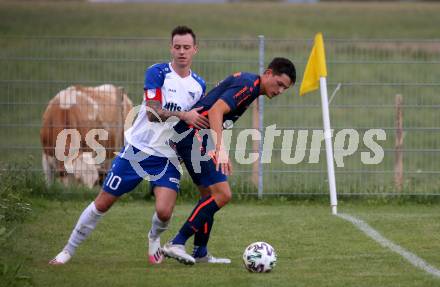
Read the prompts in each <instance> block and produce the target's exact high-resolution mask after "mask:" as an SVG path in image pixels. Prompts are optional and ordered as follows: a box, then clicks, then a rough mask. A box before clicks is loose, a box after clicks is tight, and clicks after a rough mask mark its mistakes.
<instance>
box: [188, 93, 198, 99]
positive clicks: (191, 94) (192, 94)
mask: <svg viewBox="0 0 440 287" xmlns="http://www.w3.org/2000/svg"><path fill="white" fill-rule="evenodd" d="M188 94H189V95H190V96H191V98H192V99H193V100H194V97H195V96H196V93H194V92H188Z"/></svg>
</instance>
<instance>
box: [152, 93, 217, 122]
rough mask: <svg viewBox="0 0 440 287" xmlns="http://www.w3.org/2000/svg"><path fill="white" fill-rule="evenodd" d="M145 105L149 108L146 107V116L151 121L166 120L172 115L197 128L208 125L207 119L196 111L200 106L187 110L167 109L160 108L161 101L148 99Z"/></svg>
mask: <svg viewBox="0 0 440 287" xmlns="http://www.w3.org/2000/svg"><path fill="white" fill-rule="evenodd" d="M147 107H149V108H150V109H147V116H148V120H149V121H151V122H160V121H166V120H167V119H168V118H170V117H173V116H174V117H177V118H179V119H180V120H183V121H185V122H186V123H187V124H188V125H192V126H194V127H195V128H198V129H205V128H208V127H209V122H208V119H207V118H206V117H204V116H202V115H200V114H199V113H198V111H199V110H201V109H202V107H198V108H194V109H192V110H190V111H188V112H181V111H168V110H165V109H163V108H162V103H161V102H160V101H158V100H148V101H147ZM153 111H154V112H153Z"/></svg>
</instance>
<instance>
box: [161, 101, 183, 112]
mask: <svg viewBox="0 0 440 287" xmlns="http://www.w3.org/2000/svg"><path fill="white" fill-rule="evenodd" d="M163 108H164V109H166V110H168V111H172V112H174V111H181V110H182V107H181V106H179V105H178V104H176V103H173V102H169V103H166V104H165V106H164V107H163Z"/></svg>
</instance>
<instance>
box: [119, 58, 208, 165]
mask: <svg viewBox="0 0 440 287" xmlns="http://www.w3.org/2000/svg"><path fill="white" fill-rule="evenodd" d="M205 90H206V83H205V81H204V80H203V79H202V78H201V77H200V76H198V75H197V74H196V73H194V72H192V71H191V72H190V74H189V75H188V76H187V77H185V78H182V77H180V76H179V75H178V74H177V73H176V72H175V71H174V70H173V68H172V66H171V63H161V64H155V65H153V66H151V67H149V68H148V69H147V71H146V72H145V82H144V95H145V96H144V101H143V103H142V105H141V108H140V110H139V113H138V116H137V119H136V121H135V122H134V124H133V126H132V127H131V128H130V129H128V130H127V131H126V132H125V141H126V143H128V144H131V145H132V146H134V147H136V148H138V149H139V150H142V151H143V152H145V153H148V154H151V155H156V156H162V157H170V156H173V155H174V152H173V150H172V149H170V147H169V146H168V145H167V144H166V141H167V140H168V139H169V138H170V137H171V135H172V128H173V126H174V124H175V123H174V124H172V123H167V122H163V123H162V122H151V121H149V120H148V117H147V113H146V101H148V100H156V101H159V102H161V103H162V108H163V109H165V110H169V111H189V110H190V109H191V108H192V107H193V106H194V104H195V103H196V102H197V101H198V100H199V99H200V98H201V97H202V96H203V95H204V93H205Z"/></svg>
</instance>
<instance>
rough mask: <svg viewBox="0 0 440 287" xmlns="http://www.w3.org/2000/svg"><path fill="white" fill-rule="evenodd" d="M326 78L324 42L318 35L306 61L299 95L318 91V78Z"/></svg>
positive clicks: (319, 34) (320, 35)
mask: <svg viewBox="0 0 440 287" xmlns="http://www.w3.org/2000/svg"><path fill="white" fill-rule="evenodd" d="M326 76H327V67H326V65H325V52H324V40H323V39H322V34H321V33H318V34H316V36H315V42H314V44H313V48H312V52H311V53H310V56H309V60H308V61H307V66H306V70H305V72H304V77H303V80H302V82H301V87H300V88H299V95H300V96H302V95H304V94H305V93H308V92H311V91H314V90H316V89H318V83H319V78H320V77H326Z"/></svg>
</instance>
